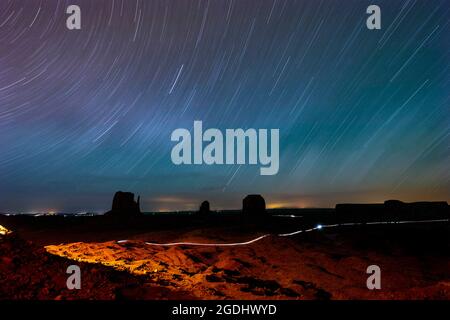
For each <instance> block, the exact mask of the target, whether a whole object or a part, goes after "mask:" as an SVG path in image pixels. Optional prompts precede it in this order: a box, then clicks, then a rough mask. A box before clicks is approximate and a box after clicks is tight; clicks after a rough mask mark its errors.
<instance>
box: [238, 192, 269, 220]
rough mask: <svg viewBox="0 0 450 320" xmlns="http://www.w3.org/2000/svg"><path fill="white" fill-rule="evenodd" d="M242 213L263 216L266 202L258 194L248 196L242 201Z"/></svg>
mask: <svg viewBox="0 0 450 320" xmlns="http://www.w3.org/2000/svg"><path fill="white" fill-rule="evenodd" d="M242 213H243V214H244V215H253V214H265V213H266V201H265V200H264V198H263V197H262V196H261V195H259V194H250V195H248V196H246V197H245V198H244V200H242Z"/></svg>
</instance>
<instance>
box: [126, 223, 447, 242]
mask: <svg viewBox="0 0 450 320" xmlns="http://www.w3.org/2000/svg"><path fill="white" fill-rule="evenodd" d="M449 221H450V220H449V219H440V220H418V221H411V220H410V221H377V222H365V223H364V222H354V223H341V224H328V225H322V224H319V225H317V226H316V227H314V228H310V229H302V230H298V231H294V232H291V233H280V234H265V235H262V236H260V237H257V238H255V239H252V240H249V241H245V242H232V243H201V242H170V243H155V242H145V244H146V245H149V246H158V247H174V246H194V247H237V246H245V245H249V244H252V243H255V242H258V241H260V240H262V239H264V238H268V237H271V236H274V237H291V236H295V235H297V234H300V233H307V232H313V231H317V230H321V229H325V228H328V229H330V228H337V227H346V226H360V225H383V224H414V223H434V222H449ZM129 241H130V240H119V241H117V243H118V244H122V243H127V242H129Z"/></svg>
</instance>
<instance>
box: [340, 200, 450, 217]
mask: <svg viewBox="0 0 450 320" xmlns="http://www.w3.org/2000/svg"><path fill="white" fill-rule="evenodd" d="M336 218H337V219H338V221H339V222H376V221H379V222H388V221H407V220H414V221H418V220H441V219H449V218H450V207H449V205H448V204H447V202H445V201H434V202H412V203H405V202H402V201H399V200H388V201H385V202H384V203H375V204H351V203H346V204H338V205H336Z"/></svg>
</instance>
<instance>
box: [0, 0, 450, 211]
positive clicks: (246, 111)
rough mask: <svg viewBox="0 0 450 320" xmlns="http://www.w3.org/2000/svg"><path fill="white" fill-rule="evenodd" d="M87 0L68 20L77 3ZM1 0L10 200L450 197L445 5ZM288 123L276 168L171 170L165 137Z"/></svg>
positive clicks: (188, 204)
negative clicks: (375, 22)
mask: <svg viewBox="0 0 450 320" xmlns="http://www.w3.org/2000/svg"><path fill="white" fill-rule="evenodd" d="M71 4H77V5H79V6H80V8H81V17H82V19H81V21H82V23H81V30H68V29H67V27H66V19H67V16H68V15H67V14H66V8H67V7H68V6H69V5H71ZM370 4H372V3H371V2H370V1H361V0H358V1H356V0H345V1H332V0H323V1H312V0H310V1H294V0H260V1H253V0H251V1H250V0H229V1H225V0H209V1H208V0H200V1H198V0H174V1H165V0H164V1H163V0H161V1H156V0H148V1H147V0H145V1H144V0H126V1H125V0H107V1H106V0H96V1H85V0H77V1H70V2H69V1H57V0H45V1H44V0H42V1H22V0H14V1H13V0H3V1H1V3H0V42H1V46H0V211H6V212H21V211H22V212H23V211H47V210H55V211H65V212H74V211H85V210H94V211H101V210H104V209H106V208H108V207H109V205H110V200H111V197H112V194H113V193H114V192H115V191H117V190H127V191H133V192H135V193H138V194H140V195H141V196H142V206H143V209H144V210H147V211H151V210H183V209H193V208H197V207H198V205H199V203H200V202H201V201H202V200H205V199H208V200H209V201H210V202H211V203H212V207H213V209H218V208H238V207H240V199H242V198H243V196H244V195H246V194H248V193H261V194H263V195H264V196H265V197H266V199H267V200H268V203H269V205H270V206H271V207H276V206H287V207H303V206H332V205H334V204H335V203H336V202H340V201H362V202H372V201H382V200H385V199H387V198H400V199H402V200H406V201H409V200H437V199H439V200H450V175H449V170H448V163H450V162H449V160H450V151H449V141H450V139H449V124H450V121H449V120H450V118H449V106H450V94H449V93H450V90H449V89H450V87H449V86H450V79H449V66H450V63H449V62H450V41H449V38H448V35H449V34H450V25H449V24H450V19H449V17H450V6H449V4H450V2H449V1H448V0H442V1H437V0H429V1H424V0H402V1H384V0H380V1H377V5H379V6H380V8H381V14H382V29H381V30H368V29H367V27H366V19H367V17H368V15H367V14H366V8H367V7H368V6H369V5H370ZM194 120H201V121H203V124H204V126H205V127H214V128H220V129H226V128H279V129H280V171H279V173H278V175H276V176H272V177H264V176H260V175H259V170H258V166H244V165H242V166H237V165H224V166H175V165H173V164H172V162H171V160H170V150H171V148H172V146H173V144H172V143H171V141H170V133H171V132H172V131H173V130H175V129H177V128H192V125H193V122H194Z"/></svg>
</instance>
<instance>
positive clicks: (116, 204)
mask: <svg viewBox="0 0 450 320" xmlns="http://www.w3.org/2000/svg"><path fill="white" fill-rule="evenodd" d="M139 202H140V197H139V196H138V198H137V201H134V193H131V192H122V191H118V192H116V194H115V195H114V199H113V203H112V208H111V210H110V211H108V212H106V213H105V215H108V216H116V217H133V216H139V215H141V214H142V213H141V209H140V204H139Z"/></svg>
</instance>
